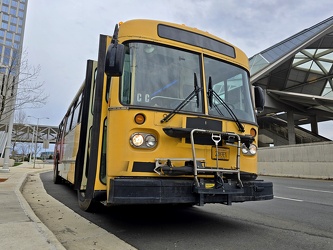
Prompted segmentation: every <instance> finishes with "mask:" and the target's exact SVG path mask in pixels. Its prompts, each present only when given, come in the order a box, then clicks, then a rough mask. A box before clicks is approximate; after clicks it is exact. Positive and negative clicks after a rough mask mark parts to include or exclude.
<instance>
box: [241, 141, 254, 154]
mask: <svg viewBox="0 0 333 250" xmlns="http://www.w3.org/2000/svg"><path fill="white" fill-rule="evenodd" d="M242 153H243V154H244V155H255V154H256V153H257V146H256V145H254V144H250V146H249V147H247V146H246V145H245V143H243V145H242Z"/></svg>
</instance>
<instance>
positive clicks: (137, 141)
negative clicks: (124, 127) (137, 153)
mask: <svg viewBox="0 0 333 250" xmlns="http://www.w3.org/2000/svg"><path fill="white" fill-rule="evenodd" d="M131 143H132V145H133V146H135V147H140V146H141V145H142V143H143V136H142V134H133V135H132V136H131Z"/></svg>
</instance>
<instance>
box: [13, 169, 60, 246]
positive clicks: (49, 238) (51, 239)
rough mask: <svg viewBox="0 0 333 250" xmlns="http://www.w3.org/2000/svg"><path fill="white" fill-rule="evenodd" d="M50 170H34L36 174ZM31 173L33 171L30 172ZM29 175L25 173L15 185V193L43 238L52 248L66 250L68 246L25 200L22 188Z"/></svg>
mask: <svg viewBox="0 0 333 250" xmlns="http://www.w3.org/2000/svg"><path fill="white" fill-rule="evenodd" d="M46 171H48V170H39V171H36V172H34V174H40V173H42V172H46ZM29 175H31V173H29ZM27 177H28V173H25V174H24V175H23V176H22V177H21V179H20V181H19V182H18V184H17V185H16V187H15V194H16V196H17V198H18V200H19V203H20V205H21V207H22V208H23V211H24V212H25V214H26V215H27V216H28V218H29V219H30V220H31V221H32V222H33V223H34V225H35V227H36V229H37V230H38V232H39V233H40V235H41V236H42V238H44V239H45V241H46V242H48V243H49V244H50V248H51V249H56V250H58V249H59V250H65V249H66V248H65V247H64V246H63V245H62V244H61V243H60V241H59V240H58V239H57V238H56V237H55V235H54V234H53V233H52V232H51V230H49V229H48V228H47V227H46V226H45V225H44V224H43V223H42V222H41V221H40V219H39V218H38V217H37V216H36V214H35V213H34V211H33V210H32V208H31V207H30V205H29V203H28V202H27V201H26V200H25V198H24V197H23V195H22V190H23V187H24V185H25V184H26V182H27Z"/></svg>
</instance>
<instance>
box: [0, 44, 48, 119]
mask: <svg viewBox="0 0 333 250" xmlns="http://www.w3.org/2000/svg"><path fill="white" fill-rule="evenodd" d="M11 51H12V52H11V57H10V58H9V64H8V65H2V66H0V86H1V89H0V91H1V92H0V123H3V122H4V121H5V120H6V119H8V118H9V116H10V114H11V113H12V112H13V111H14V110H18V109H22V108H38V107H40V106H41V105H43V104H45V102H46V99H47V97H48V96H47V95H46V94H45V93H44V89H43V85H44V83H43V82H38V81H37V80H38V76H39V74H40V70H41V68H40V65H38V66H37V67H34V66H30V65H29V63H28V59H27V55H28V54H27V52H26V51H24V52H23V53H22V57H20V56H21V53H19V52H20V50H15V49H12V50H11Z"/></svg>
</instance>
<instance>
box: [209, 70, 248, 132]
mask: <svg viewBox="0 0 333 250" xmlns="http://www.w3.org/2000/svg"><path fill="white" fill-rule="evenodd" d="M207 96H208V102H209V106H210V107H213V106H214V108H215V109H216V111H217V112H218V113H219V115H221V116H224V115H223V113H222V111H221V110H220V109H219V108H218V106H217V105H216V104H214V102H213V97H215V98H216V100H217V101H218V102H219V103H220V104H221V105H222V106H223V107H224V108H225V109H226V110H227V111H228V113H229V115H230V116H231V118H232V119H233V120H234V121H235V123H236V125H237V127H238V131H240V132H245V129H244V126H243V124H241V123H240V121H239V120H238V118H237V116H236V115H235V113H234V112H233V111H232V109H231V108H230V107H229V106H228V104H227V103H226V102H225V101H224V100H223V99H222V98H221V97H220V96H219V95H218V94H217V93H216V92H215V91H214V90H213V87H212V77H211V76H210V77H209V80H208V92H207Z"/></svg>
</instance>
